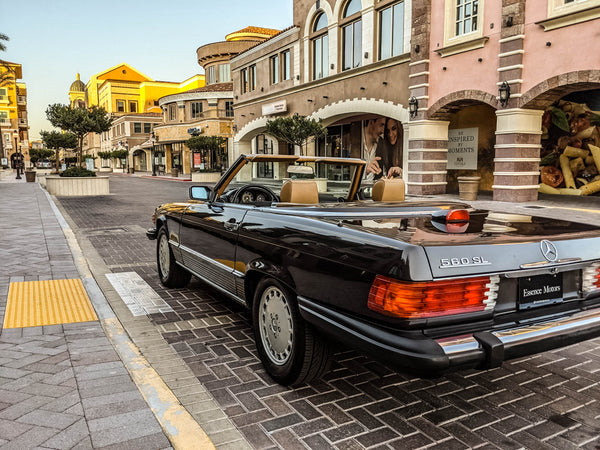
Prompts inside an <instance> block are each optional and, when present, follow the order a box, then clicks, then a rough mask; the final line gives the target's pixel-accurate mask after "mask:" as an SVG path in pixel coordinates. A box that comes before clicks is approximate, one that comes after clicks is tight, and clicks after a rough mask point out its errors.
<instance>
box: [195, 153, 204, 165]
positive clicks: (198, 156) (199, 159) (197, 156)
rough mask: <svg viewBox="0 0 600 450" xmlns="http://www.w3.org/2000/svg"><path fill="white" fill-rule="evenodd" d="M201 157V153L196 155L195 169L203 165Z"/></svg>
mask: <svg viewBox="0 0 600 450" xmlns="http://www.w3.org/2000/svg"><path fill="white" fill-rule="evenodd" d="M201 156H202V155H200V153H194V167H198V166H200V164H202V158H201Z"/></svg>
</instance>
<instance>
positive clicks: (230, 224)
mask: <svg viewBox="0 0 600 450" xmlns="http://www.w3.org/2000/svg"><path fill="white" fill-rule="evenodd" d="M223 226H224V227H225V229H226V230H227V231H237V229H238V228H239V227H240V224H239V223H237V221H236V220H235V219H234V218H233V217H232V218H231V219H229V220H228V221H227V222H225V223H224V224H223Z"/></svg>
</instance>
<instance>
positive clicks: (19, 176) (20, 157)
mask: <svg viewBox="0 0 600 450" xmlns="http://www.w3.org/2000/svg"><path fill="white" fill-rule="evenodd" d="M13 136H14V137H15V154H16V155H17V157H16V160H17V178H16V179H17V180H20V179H21V164H22V161H23V155H22V154H21V151H20V149H19V146H18V145H17V139H18V137H19V134H18V133H17V132H16V131H15V133H14V135H13Z"/></svg>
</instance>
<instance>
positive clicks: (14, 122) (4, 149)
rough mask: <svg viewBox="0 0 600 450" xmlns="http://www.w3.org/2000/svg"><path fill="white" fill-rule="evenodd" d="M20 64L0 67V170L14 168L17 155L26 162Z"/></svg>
mask: <svg viewBox="0 0 600 450" xmlns="http://www.w3.org/2000/svg"><path fill="white" fill-rule="evenodd" d="M22 77H23V71H22V67H21V64H17V63H12V62H8V61H3V62H2V64H0V80H2V82H1V83H0V137H1V139H0V158H2V160H1V161H0V162H1V164H0V166H4V165H8V166H10V167H12V168H15V167H16V162H17V161H18V160H19V156H18V155H19V154H22V155H23V157H24V161H25V165H27V164H28V161H29V151H28V149H29V125H28V121H27V87H26V85H25V83H23V82H20V81H18V80H19V79H21V78H22Z"/></svg>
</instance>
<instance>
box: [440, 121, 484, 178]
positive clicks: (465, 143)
mask: <svg viewBox="0 0 600 450" xmlns="http://www.w3.org/2000/svg"><path fill="white" fill-rule="evenodd" d="M478 140H479V128H457V129H455V130H448V169H468V170H476V169H477V148H478Z"/></svg>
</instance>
